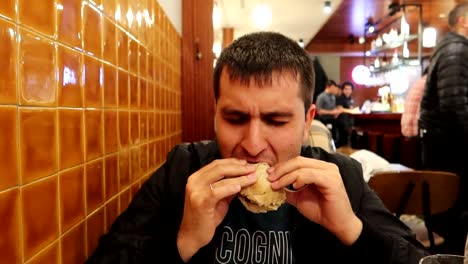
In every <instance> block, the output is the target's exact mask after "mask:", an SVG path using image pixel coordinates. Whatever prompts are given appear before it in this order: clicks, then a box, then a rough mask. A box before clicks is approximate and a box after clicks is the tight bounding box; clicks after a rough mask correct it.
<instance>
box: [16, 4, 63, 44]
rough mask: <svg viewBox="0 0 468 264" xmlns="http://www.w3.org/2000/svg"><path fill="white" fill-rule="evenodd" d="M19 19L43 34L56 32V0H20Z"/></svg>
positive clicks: (50, 34) (52, 34) (51, 34)
mask: <svg viewBox="0 0 468 264" xmlns="http://www.w3.org/2000/svg"><path fill="white" fill-rule="evenodd" d="M18 13H19V21H20V23H21V24H23V25H24V26H26V27H29V28H32V29H34V30H37V31H39V32H41V33H43V34H46V35H49V36H54V34H55V1H40V2H31V1H28V0H18Z"/></svg>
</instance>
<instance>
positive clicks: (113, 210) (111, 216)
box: [106, 197, 119, 231]
mask: <svg viewBox="0 0 468 264" xmlns="http://www.w3.org/2000/svg"><path fill="white" fill-rule="evenodd" d="M118 215H119V198H118V197H116V198H114V199H112V200H110V201H109V202H107V204H106V231H109V228H110V227H111V226H112V223H114V220H115V219H116V218H117V216H118Z"/></svg>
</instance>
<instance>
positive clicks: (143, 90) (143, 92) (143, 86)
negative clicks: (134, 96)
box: [140, 79, 148, 110]
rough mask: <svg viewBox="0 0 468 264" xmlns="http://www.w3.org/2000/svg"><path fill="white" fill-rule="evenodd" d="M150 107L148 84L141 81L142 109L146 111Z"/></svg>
mask: <svg viewBox="0 0 468 264" xmlns="http://www.w3.org/2000/svg"><path fill="white" fill-rule="evenodd" d="M147 107H148V92H147V82H146V81H145V80H143V79H140V109H142V110H146V109H147Z"/></svg>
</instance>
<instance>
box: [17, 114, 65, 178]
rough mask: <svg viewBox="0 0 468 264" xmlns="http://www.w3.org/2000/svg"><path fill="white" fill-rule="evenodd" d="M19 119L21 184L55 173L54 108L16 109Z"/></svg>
mask: <svg viewBox="0 0 468 264" xmlns="http://www.w3.org/2000/svg"><path fill="white" fill-rule="evenodd" d="M19 122H20V123H19V129H20V150H21V153H20V157H21V163H20V164H21V178H22V183H23V184H26V183H29V182H31V181H34V180H36V179H39V178H42V177H45V176H48V175H50V174H52V173H55V172H57V166H58V164H57V160H58V159H57V150H58V146H57V142H58V135H57V132H56V131H57V110H55V109H42V108H20V109H19Z"/></svg>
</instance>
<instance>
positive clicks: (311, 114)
mask: <svg viewBox="0 0 468 264" xmlns="http://www.w3.org/2000/svg"><path fill="white" fill-rule="evenodd" d="M314 117H315V105H314V104H311V105H310V107H309V109H308V110H307V112H306V115H305V126H304V135H303V138H302V143H303V144H307V142H308V141H309V131H310V127H311V126H312V120H314Z"/></svg>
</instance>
